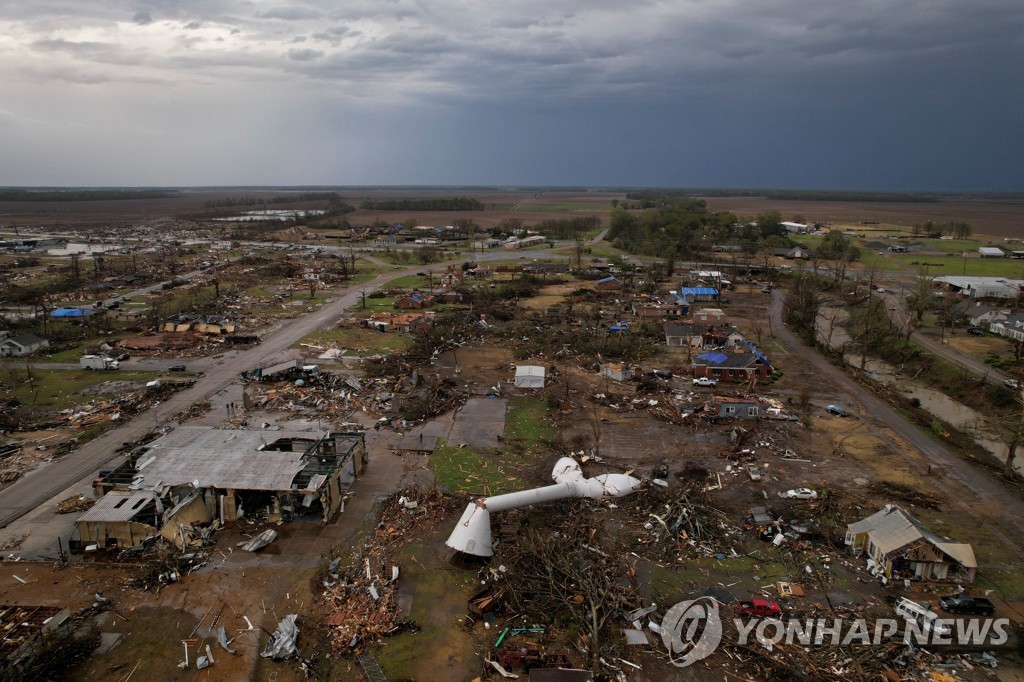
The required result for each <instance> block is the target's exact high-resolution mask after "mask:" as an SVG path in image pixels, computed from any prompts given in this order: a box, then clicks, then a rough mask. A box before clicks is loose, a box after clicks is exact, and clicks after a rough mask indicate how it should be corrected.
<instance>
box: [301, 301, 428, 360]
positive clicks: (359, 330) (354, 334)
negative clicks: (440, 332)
mask: <svg viewBox="0 0 1024 682" xmlns="http://www.w3.org/2000/svg"><path fill="white" fill-rule="evenodd" d="M367 300H369V299H367ZM412 342H413V338H412V336H409V335H407V334H395V333H393V332H392V333H388V332H379V331H377V330H376V329H370V328H368V327H335V328H333V329H324V330H322V331H318V332H313V333H312V334H308V335H307V336H304V337H303V338H301V339H299V340H298V341H297V342H295V343H293V344H292V348H301V347H302V344H304V343H306V344H311V345H314V346H323V347H324V348H326V347H328V346H331V345H332V344H333V345H336V346H338V347H339V348H345V349H346V350H347V352H346V353H345V355H355V354H356V353H357V352H358V353H362V354H364V355H375V354H377V353H382V354H388V353H395V352H399V351H404V350H408V349H409V348H410V347H411V346H412Z"/></svg>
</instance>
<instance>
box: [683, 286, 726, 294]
mask: <svg viewBox="0 0 1024 682" xmlns="http://www.w3.org/2000/svg"><path fill="white" fill-rule="evenodd" d="M717 295H718V289H715V288H713V287H683V296H717Z"/></svg>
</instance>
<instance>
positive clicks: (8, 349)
mask: <svg viewBox="0 0 1024 682" xmlns="http://www.w3.org/2000/svg"><path fill="white" fill-rule="evenodd" d="M49 347H50V342H49V341H47V340H46V339H41V338H39V337H38V336H36V335H35V334H20V335H18V336H12V337H9V338H6V339H4V340H2V341H0V357H17V358H20V357H22V356H24V355H29V354H31V353H35V352H36V351H37V350H42V349H43V348H49Z"/></svg>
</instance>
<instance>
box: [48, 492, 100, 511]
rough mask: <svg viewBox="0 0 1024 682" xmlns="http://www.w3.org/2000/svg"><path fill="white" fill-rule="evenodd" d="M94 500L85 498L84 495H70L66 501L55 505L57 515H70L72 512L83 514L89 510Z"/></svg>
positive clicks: (94, 502)
mask: <svg viewBox="0 0 1024 682" xmlns="http://www.w3.org/2000/svg"><path fill="white" fill-rule="evenodd" d="M94 504H96V500H94V499H92V498H89V497H86V496H85V495H72V496H71V497H68V498H66V499H63V500H61V501H60V502H58V503H57V513H58V514H71V513H74V512H84V511H87V510H88V509H90V508H91V507H92V506H93V505H94Z"/></svg>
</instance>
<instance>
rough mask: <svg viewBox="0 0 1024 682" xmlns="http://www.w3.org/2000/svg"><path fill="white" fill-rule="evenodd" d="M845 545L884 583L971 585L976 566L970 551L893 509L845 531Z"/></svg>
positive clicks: (900, 510) (966, 547)
mask: <svg viewBox="0 0 1024 682" xmlns="http://www.w3.org/2000/svg"><path fill="white" fill-rule="evenodd" d="M846 545H847V546H848V547H849V548H850V550H851V551H852V552H853V553H855V554H866V555H867V562H868V570H871V571H875V572H876V574H881V575H883V576H884V577H885V578H886V579H889V580H895V579H899V578H914V579H917V580H953V581H963V582H967V583H971V582H974V575H975V573H976V571H977V568H978V562H977V560H976V559H975V558H974V549H973V548H972V547H971V546H970V545H969V544H966V543H958V542H952V541H950V540H948V539H947V538H942V537H939V536H938V535H936V534H935V533H932V532H931V531H930V530H928V529H927V528H925V527H924V526H923V525H922V524H921V522H920V521H918V520H917V519H915V518H914V517H913V516H911V515H910V514H908V513H907V512H905V511H904V510H903V509H901V508H899V507H897V506H896V505H892V504H887V505H885V508H884V509H882V510H881V511H878V512H876V513H874V514H872V515H871V516H869V517H867V518H866V519H861V520H860V521H857V522H855V523H851V524H849V525H847V527H846Z"/></svg>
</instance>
